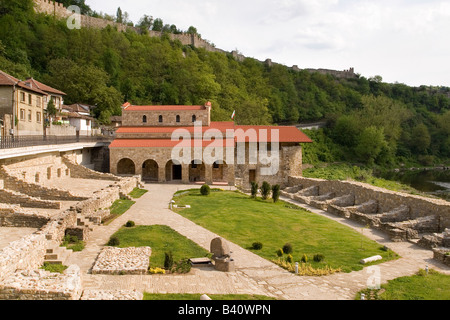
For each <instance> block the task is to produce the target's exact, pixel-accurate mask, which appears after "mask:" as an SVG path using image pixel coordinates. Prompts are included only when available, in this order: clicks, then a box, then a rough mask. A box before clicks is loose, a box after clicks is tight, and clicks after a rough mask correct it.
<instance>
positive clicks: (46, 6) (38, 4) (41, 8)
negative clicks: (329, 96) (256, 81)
mask: <svg viewBox="0 0 450 320" xmlns="http://www.w3.org/2000/svg"><path fill="white" fill-rule="evenodd" d="M34 3H35V10H36V12H39V13H45V14H49V15H54V16H55V17H58V18H60V19H64V18H68V17H70V16H71V15H72V12H71V11H69V10H67V9H66V8H65V7H64V6H63V5H62V4H61V3H59V2H55V1H53V0H34ZM81 26H82V27H87V28H97V29H103V28H106V27H108V26H112V27H116V28H117V30H119V31H121V32H123V31H126V30H133V31H135V32H137V33H139V32H140V30H139V29H138V28H136V27H132V26H127V25H124V24H121V23H117V22H114V21H109V20H106V19H102V18H95V17H89V16H85V15H81ZM162 34H163V33H162V32H159V31H152V30H150V31H149V36H150V37H161V36H162ZM169 37H170V38H171V40H179V41H180V42H181V43H182V44H183V45H185V46H187V45H191V46H193V47H195V48H203V49H205V50H207V51H209V52H221V53H228V52H227V51H224V50H222V49H218V48H216V47H214V46H213V45H212V44H211V43H209V42H208V41H206V40H204V39H202V38H200V37H199V36H197V35H192V34H187V33H183V34H169ZM231 54H232V56H233V57H234V58H235V59H236V60H238V61H241V62H242V61H243V60H245V58H246V57H245V56H244V55H242V54H240V53H238V52H237V51H233V52H231ZM262 63H266V64H267V65H268V66H269V67H270V66H272V64H273V63H272V60H271V59H267V60H266V61H265V62H262ZM290 68H291V69H292V70H294V71H301V70H306V71H309V72H311V73H316V72H317V73H320V74H330V75H333V76H335V77H337V78H343V79H349V78H355V77H356V74H355V72H354V69H353V68H350V69H349V70H344V71H337V70H328V69H300V68H299V67H298V66H297V65H294V66H292V67H290Z"/></svg>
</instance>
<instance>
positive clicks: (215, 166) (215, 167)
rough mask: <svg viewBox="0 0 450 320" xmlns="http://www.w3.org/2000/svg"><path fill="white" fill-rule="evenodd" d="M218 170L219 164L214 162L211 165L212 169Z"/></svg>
mask: <svg viewBox="0 0 450 320" xmlns="http://www.w3.org/2000/svg"><path fill="white" fill-rule="evenodd" d="M219 168H220V164H219V162H218V161H216V162H214V164H213V169H219Z"/></svg>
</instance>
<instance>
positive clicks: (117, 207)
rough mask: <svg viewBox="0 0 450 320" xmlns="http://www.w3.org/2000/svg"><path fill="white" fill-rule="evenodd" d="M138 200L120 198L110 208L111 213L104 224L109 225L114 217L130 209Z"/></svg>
mask: <svg viewBox="0 0 450 320" xmlns="http://www.w3.org/2000/svg"><path fill="white" fill-rule="evenodd" d="M135 203H136V201H132V200H126V199H119V200H116V201H114V203H113V204H112V206H111V207H110V208H109V211H110V215H109V216H108V217H107V218H105V219H104V221H103V224H104V225H108V224H110V223H111V222H113V221H114V219H116V218H118V217H120V216H121V215H122V214H124V213H125V212H127V211H128V209H130V208H131V207H132V206H133V205H134V204H135Z"/></svg>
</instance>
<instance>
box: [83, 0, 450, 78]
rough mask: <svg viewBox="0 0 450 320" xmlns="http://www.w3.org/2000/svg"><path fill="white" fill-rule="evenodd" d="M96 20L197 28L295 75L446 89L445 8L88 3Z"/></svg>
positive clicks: (426, 4)
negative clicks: (322, 73)
mask: <svg viewBox="0 0 450 320" xmlns="http://www.w3.org/2000/svg"><path fill="white" fill-rule="evenodd" d="M86 3H87V4H88V5H89V6H90V7H91V8H92V9H93V10H96V11H97V12H104V13H108V14H114V15H115V14H116V11H117V8H118V7H121V9H122V11H126V12H128V13H129V16H130V19H131V20H132V21H133V22H134V23H137V22H138V21H139V19H140V18H141V17H142V16H143V15H144V14H148V15H151V16H153V17H154V18H161V19H163V21H164V23H165V24H175V25H176V26H177V27H178V28H179V29H181V30H187V29H188V28H189V26H191V25H192V26H195V27H196V28H197V29H198V32H199V33H200V34H201V35H202V37H203V38H204V39H207V40H209V41H211V42H212V43H214V44H215V45H216V47H218V48H220V49H223V50H226V51H232V50H235V49H237V50H239V51H240V52H241V53H243V54H244V55H245V56H247V57H252V58H256V59H258V60H265V59H267V58H271V59H272V61H273V62H277V63H281V64H284V65H287V66H293V65H298V66H299V68H324V69H335V70H344V69H348V68H350V67H354V68H355V72H356V73H359V74H361V75H362V76H364V77H366V78H369V77H372V76H375V75H381V76H382V77H383V80H384V81H385V82H390V83H394V82H400V83H405V84H408V85H411V86H419V85H444V86H450V1H449V0H446V1H442V0H389V1H388V0H363V1H361V0H164V1H161V0H153V1H149V0H86Z"/></svg>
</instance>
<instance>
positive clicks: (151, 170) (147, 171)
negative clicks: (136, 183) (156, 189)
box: [142, 160, 159, 181]
mask: <svg viewBox="0 0 450 320" xmlns="http://www.w3.org/2000/svg"><path fill="white" fill-rule="evenodd" d="M158 170H159V167H158V163H156V161H155V160H147V161H145V162H144V163H143V164H142V180H145V181H158Z"/></svg>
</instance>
